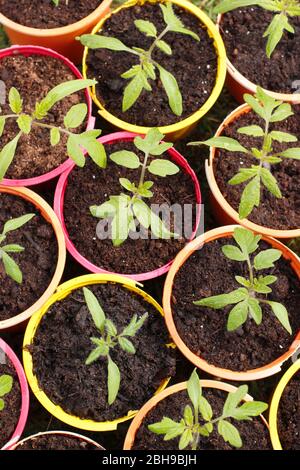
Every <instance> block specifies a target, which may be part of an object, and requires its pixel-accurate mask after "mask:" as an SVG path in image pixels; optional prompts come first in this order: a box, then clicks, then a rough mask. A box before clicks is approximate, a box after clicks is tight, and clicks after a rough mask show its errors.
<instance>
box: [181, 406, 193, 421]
mask: <svg viewBox="0 0 300 470" xmlns="http://www.w3.org/2000/svg"><path fill="white" fill-rule="evenodd" d="M183 417H184V421H185V423H186V425H187V426H193V424H194V415H193V411H192V408H191V407H190V406H189V405H186V407H185V408H184V414H183Z"/></svg>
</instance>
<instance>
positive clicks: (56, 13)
mask: <svg viewBox="0 0 300 470" xmlns="http://www.w3.org/2000/svg"><path fill="white" fill-rule="evenodd" d="M100 3H101V1H100V0H89V1H88V2H87V1H86V0H68V1H66V0H59V5H58V6H55V4H54V2H53V0H0V11H1V13H2V14H3V15H4V16H6V17H7V18H9V19H10V20H12V21H15V22H16V23H18V24H21V25H23V26H29V27H30V28H40V29H50V28H60V27H62V26H67V25H69V24H73V23H76V22H77V21H80V20H82V19H83V18H85V17H86V16H88V15H90V14H91V13H93V11H94V10H96V8H97V7H98V6H99V5H100Z"/></svg>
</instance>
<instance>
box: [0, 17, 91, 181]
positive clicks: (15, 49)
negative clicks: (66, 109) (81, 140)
mask: <svg viewBox="0 0 300 470" xmlns="http://www.w3.org/2000/svg"><path fill="white" fill-rule="evenodd" d="M0 23H1V13H0ZM34 54H36V55H42V56H49V57H53V58H54V59H58V60H61V61H62V62H63V63H64V64H65V65H66V66H67V67H68V68H69V69H70V70H71V72H72V73H73V74H74V76H75V78H78V79H82V78H83V77H82V75H81V73H80V72H79V70H78V69H77V68H76V67H75V65H74V64H72V62H70V61H69V60H68V59H67V58H66V57H63V56H62V55H60V54H58V53H57V52H55V51H52V50H51V49H45V48H44V47H37V46H12V47H9V48H7V49H0V61H1V59H3V58H4V57H10V56H15V55H24V56H25V57H26V56H27V57H28V56H31V55H34ZM85 98H86V104H87V106H88V114H87V118H86V119H87V128H86V130H90V129H94V125H95V118H94V117H93V116H92V100H91V97H90V95H89V92H88V90H85ZM49 147H50V142H49ZM71 164H72V160H71V159H70V158H68V159H67V160H66V161H65V162H64V163H62V164H61V165H59V166H58V167H57V168H55V169H54V170H52V171H49V172H48V173H45V174H43V175H41V176H36V177H34V178H26V179H5V178H4V180H3V181H2V182H1V184H3V185H7V186H26V187H29V186H35V187H45V186H46V184H47V183H49V182H50V181H52V180H53V179H55V178H57V177H58V176H59V175H60V174H61V173H63V172H64V171H65V170H67V169H68V168H70V166H71Z"/></svg>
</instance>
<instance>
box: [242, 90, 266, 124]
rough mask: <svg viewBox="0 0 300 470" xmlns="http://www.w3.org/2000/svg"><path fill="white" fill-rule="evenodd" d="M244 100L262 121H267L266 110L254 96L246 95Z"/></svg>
mask: <svg viewBox="0 0 300 470" xmlns="http://www.w3.org/2000/svg"><path fill="white" fill-rule="evenodd" d="M244 100H245V101H246V103H247V104H248V105H249V106H250V107H251V108H252V109H253V111H254V112H255V113H256V114H257V115H258V116H260V117H261V118H262V119H265V110H264V108H263V106H262V105H261V104H260V103H259V101H258V100H257V99H256V98H255V97H254V96H252V95H249V94H248V93H246V94H245V95H244Z"/></svg>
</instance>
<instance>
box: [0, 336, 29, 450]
mask: <svg viewBox="0 0 300 470" xmlns="http://www.w3.org/2000/svg"><path fill="white" fill-rule="evenodd" d="M1 349H2V350H3V351H4V353H5V354H6V355H7V356H8V358H9V359H10V361H11V363H12V364H13V365H14V368H15V369H16V372H17V375H18V379H19V383H20V388H21V395H22V403H21V411H20V417H19V421H18V424H17V427H16V429H15V432H14V433H13V435H12V437H11V438H10V440H9V441H8V442H7V443H6V444H5V446H4V447H2V449H1V450H5V449H8V448H9V447H11V446H12V445H13V444H15V443H16V442H18V440H19V439H20V437H21V435H22V432H23V430H24V428H25V424H26V421H27V416H28V410H29V390H28V385H27V380H26V376H25V373H24V370H23V367H22V365H21V363H20V361H19V359H18V358H17V356H16V355H15V353H14V352H13V350H12V349H11V348H10V347H9V346H8V344H6V343H5V342H4V341H3V339H1V338H0V350H1Z"/></svg>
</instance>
